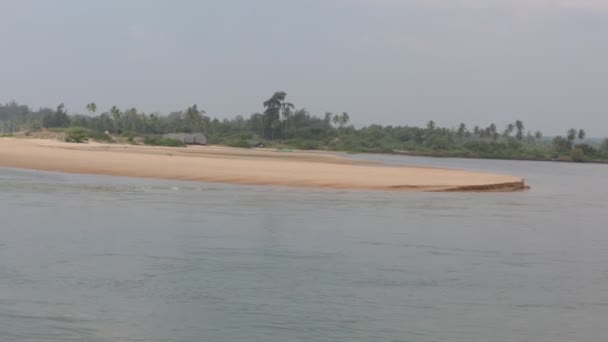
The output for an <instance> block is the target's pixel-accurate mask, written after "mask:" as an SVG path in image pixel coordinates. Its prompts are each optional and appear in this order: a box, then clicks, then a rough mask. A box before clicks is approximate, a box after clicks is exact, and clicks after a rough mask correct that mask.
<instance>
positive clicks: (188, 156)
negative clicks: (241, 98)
mask: <svg viewBox="0 0 608 342" xmlns="http://www.w3.org/2000/svg"><path fill="white" fill-rule="evenodd" d="M0 167H14V168H25V169H35V170H46V171H62V172H70V173H86V174H100V175H113V176H130V177H146V178H161V179H175V180H188V181H204V182H222V183H232V184H249V185H276V186H291V187H310V188H330V189H369V190H401V191H516V190H523V189H525V188H526V186H525V184H524V181H523V180H522V179H521V178H517V177H512V176H506V175H496V174H488V173H478V172H468V171H462V170H449V169H438V168H425V167H393V166H387V165H382V164H378V163H371V162H359V161H353V160H350V159H347V158H343V157H340V156H338V155H333V154H329V153H322V152H300V151H297V152H281V151H273V150H264V149H259V150H258V149H253V150H248V149H237V148H228V147H218V146H189V147H187V148H171V147H155V146H139V145H118V144H99V143H88V144H70V143H64V142H60V141H56V140H42V139H16V138H3V139H0Z"/></svg>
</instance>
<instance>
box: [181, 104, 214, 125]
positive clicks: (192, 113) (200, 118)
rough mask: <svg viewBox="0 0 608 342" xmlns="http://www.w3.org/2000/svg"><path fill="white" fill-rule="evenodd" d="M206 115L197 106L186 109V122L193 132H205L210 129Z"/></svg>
mask: <svg viewBox="0 0 608 342" xmlns="http://www.w3.org/2000/svg"><path fill="white" fill-rule="evenodd" d="M204 114H205V111H204V110H199V109H198V106H197V105H196V104H195V105H193V106H192V107H188V109H186V121H187V125H188V126H189V127H188V129H189V130H190V131H191V132H203V131H205V130H206V129H207V128H208V126H209V125H208V120H209V118H207V117H206V116H205V115H204Z"/></svg>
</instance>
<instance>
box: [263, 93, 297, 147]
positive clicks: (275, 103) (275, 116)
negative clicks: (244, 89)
mask: <svg viewBox="0 0 608 342" xmlns="http://www.w3.org/2000/svg"><path fill="white" fill-rule="evenodd" d="M286 97H287V93H285V92H284V91H278V92H276V93H274V94H273V95H272V97H271V98H270V99H268V100H266V101H264V107H265V108H266V110H264V126H265V129H264V135H265V136H266V137H269V138H270V139H271V140H274V136H275V131H276V130H277V129H278V128H280V126H281V125H280V123H281V111H282V110H283V109H284V108H285V106H288V107H290V108H293V105H292V104H286V103H285V98H286ZM277 122H278V124H277Z"/></svg>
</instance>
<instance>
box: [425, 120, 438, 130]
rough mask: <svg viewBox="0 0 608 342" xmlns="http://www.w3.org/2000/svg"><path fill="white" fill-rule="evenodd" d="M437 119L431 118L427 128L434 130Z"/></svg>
mask: <svg viewBox="0 0 608 342" xmlns="http://www.w3.org/2000/svg"><path fill="white" fill-rule="evenodd" d="M435 126H436V125H435V121H433V120H431V121H429V122H427V123H426V129H428V130H430V131H432V130H434V129H435Z"/></svg>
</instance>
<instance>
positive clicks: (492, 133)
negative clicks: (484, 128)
mask: <svg viewBox="0 0 608 342" xmlns="http://www.w3.org/2000/svg"><path fill="white" fill-rule="evenodd" d="M488 135H489V136H490V137H492V139H494V140H496V139H498V131H497V130H496V125H495V124H494V123H492V124H490V126H488Z"/></svg>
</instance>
